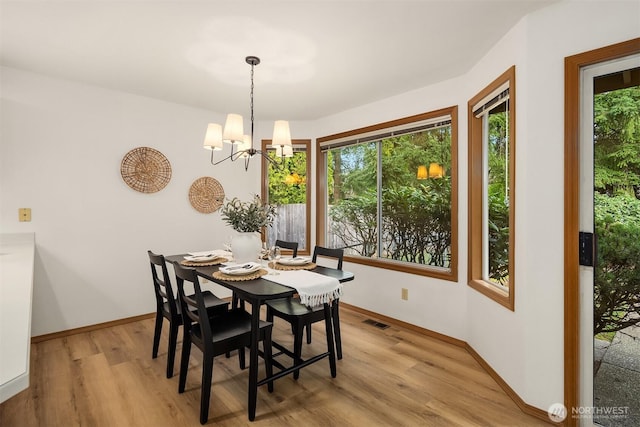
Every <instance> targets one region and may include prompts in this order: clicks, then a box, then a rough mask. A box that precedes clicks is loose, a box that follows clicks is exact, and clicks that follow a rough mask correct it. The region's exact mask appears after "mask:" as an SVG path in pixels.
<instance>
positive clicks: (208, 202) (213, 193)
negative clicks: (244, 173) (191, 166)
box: [189, 176, 224, 213]
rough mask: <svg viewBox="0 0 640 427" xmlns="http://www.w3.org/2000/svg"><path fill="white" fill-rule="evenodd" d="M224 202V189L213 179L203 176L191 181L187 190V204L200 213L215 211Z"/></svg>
mask: <svg viewBox="0 0 640 427" xmlns="http://www.w3.org/2000/svg"><path fill="white" fill-rule="evenodd" d="M223 201H224V189H223V188H222V185H221V184H220V183H219V182H218V180H216V179H215V178H211V177H210V176H203V177H202V178H198V179H196V180H195V181H193V184H191V187H190V188H189V202H190V203H191V206H193V208H194V209H195V210H197V211H198V212H201V213H212V212H215V211H217V210H218V209H219V208H220V206H222V202H223Z"/></svg>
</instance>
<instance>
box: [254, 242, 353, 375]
mask: <svg viewBox="0 0 640 427" xmlns="http://www.w3.org/2000/svg"><path fill="white" fill-rule="evenodd" d="M318 256H322V257H327V258H333V259H335V260H336V261H337V266H336V268H337V269H338V270H342V258H343V250H342V249H329V248H324V247H321V246H316V247H315V249H314V251H313V258H312V259H313V262H316V261H317V259H318ZM266 306H267V321H273V318H274V317H278V318H280V319H283V320H285V321H287V322H289V323H290V324H291V329H292V331H293V337H294V338H293V357H294V359H295V361H296V363H298V362H299V361H300V357H301V354H302V338H303V332H304V329H305V328H306V329H307V343H311V325H312V324H313V323H316V322H321V321H325V323H327V322H329V323H333V328H331V327H329V328H325V329H326V330H328V331H332V329H333V331H332V334H333V335H334V336H333V337H327V345H329V341H331V344H330V345H331V347H333V339H334V337H335V342H336V355H337V356H338V359H341V358H342V343H340V344H338V342H339V340H340V331H339V322H340V317H339V315H338V314H337V312H338V300H337V299H336V300H334V301H333V302H332V303H331V317H330V318H326V317H325V310H324V306H323V305H320V306H317V307H313V308H310V307H307V306H306V305H304V304H302V303H301V302H300V298H299V297H291V298H282V299H277V300H272V301H267V302H266ZM329 338H331V339H330V340H329ZM274 345H276V344H274ZM276 346H277V347H278V348H279V349H280V350H282V351H284V352H285V353H286V352H287V351H286V349H283V348H280V346H279V345H276ZM338 348H339V349H340V352H339V353H338V351H337V349H338ZM328 351H329V352H333V348H329V349H328ZM332 375H333V376H335V374H334V373H333V372H332ZM298 376H299V371H296V372H295V373H294V378H296V379H297V378H298Z"/></svg>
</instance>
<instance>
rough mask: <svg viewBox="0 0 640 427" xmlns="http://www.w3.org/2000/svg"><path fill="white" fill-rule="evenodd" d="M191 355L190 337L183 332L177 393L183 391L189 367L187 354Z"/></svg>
mask: <svg viewBox="0 0 640 427" xmlns="http://www.w3.org/2000/svg"><path fill="white" fill-rule="evenodd" d="M190 355H191V337H190V336H189V334H188V333H185V334H184V335H183V338H182V355H181V357H180V378H179V380H178V393H182V392H184V386H185V384H186V383H187V370H188V369H189V356H190Z"/></svg>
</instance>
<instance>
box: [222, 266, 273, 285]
mask: <svg viewBox="0 0 640 427" xmlns="http://www.w3.org/2000/svg"><path fill="white" fill-rule="evenodd" d="M267 273H268V271H267V270H265V269H262V268H261V269H260V270H258V271H254V272H253V273H251V274H245V275H243V276H232V275H230V274H224V273H223V272H222V271H216V272H215V273H213V277H215V278H216V279H220V280H226V281H228V282H244V281H245V280H253V279H257V278H259V277H262V276H264V275H265V274H267Z"/></svg>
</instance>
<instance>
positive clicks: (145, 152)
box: [120, 147, 171, 193]
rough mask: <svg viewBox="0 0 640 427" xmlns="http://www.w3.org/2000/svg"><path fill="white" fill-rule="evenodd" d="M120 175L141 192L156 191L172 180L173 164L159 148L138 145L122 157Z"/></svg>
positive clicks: (130, 185)
mask: <svg viewBox="0 0 640 427" xmlns="http://www.w3.org/2000/svg"><path fill="white" fill-rule="evenodd" d="M120 175H122V179H123V180H124V182H126V183H127V185H128V186H129V187H131V188H132V189H134V190H136V191H139V192H141V193H155V192H157V191H160V190H162V189H163V188H164V187H166V186H167V184H168V183H169V181H170V180H171V164H170V163H169V160H167V158H166V157H165V156H164V154H162V153H161V152H159V151H158V150H154V149H153V148H149V147H138V148H134V149H133V150H131V151H129V152H128V153H127V154H125V156H124V157H123V158H122V162H121V163H120Z"/></svg>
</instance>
